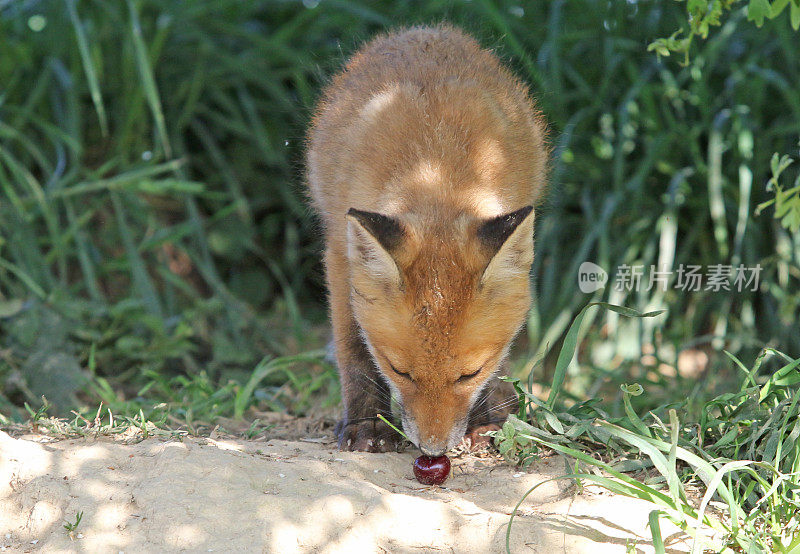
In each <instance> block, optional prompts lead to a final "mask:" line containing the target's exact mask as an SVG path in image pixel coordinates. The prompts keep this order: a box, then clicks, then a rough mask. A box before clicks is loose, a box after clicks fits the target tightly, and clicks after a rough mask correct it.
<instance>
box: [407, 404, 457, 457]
mask: <svg viewBox="0 0 800 554" xmlns="http://www.w3.org/2000/svg"><path fill="white" fill-rule="evenodd" d="M448 419H449V418H448ZM448 419H443V418H441V417H431V418H427V417H424V418H422V419H420V418H418V417H414V416H412V415H410V414H408V413H406V412H405V411H404V412H403V417H402V421H403V430H404V431H405V433H406V435H407V436H408V438H409V440H410V441H411V442H412V443H414V445H415V446H417V447H418V448H419V449H420V450H421V451H422V453H423V454H425V455H426V456H441V455H442V454H444V453H445V452H447V451H448V450H450V449H451V448H453V447H454V446H456V445H457V444H458V443H459V442H461V438H462V437H463V436H464V433H466V431H467V417H466V416H465V417H463V418H458V419H457V420H455V421H453V420H452V419H450V420H449V421H448Z"/></svg>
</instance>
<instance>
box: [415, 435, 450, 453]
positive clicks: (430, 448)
mask: <svg viewBox="0 0 800 554" xmlns="http://www.w3.org/2000/svg"><path fill="white" fill-rule="evenodd" d="M419 449H420V450H422V453H423V454H425V455H426V456H433V457H435V456H441V455H442V454H444V453H445V452H446V451H447V448H445V445H444V443H441V442H439V441H437V440H435V439H433V437H431V438H430V439H428V440H427V441H420V444H419Z"/></svg>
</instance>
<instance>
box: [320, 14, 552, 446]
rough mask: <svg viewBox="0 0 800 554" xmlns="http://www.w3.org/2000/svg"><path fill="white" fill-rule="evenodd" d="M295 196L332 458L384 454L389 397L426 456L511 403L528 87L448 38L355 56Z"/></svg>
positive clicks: (539, 166)
mask: <svg viewBox="0 0 800 554" xmlns="http://www.w3.org/2000/svg"><path fill="white" fill-rule="evenodd" d="M306 156H307V159H306V162H307V182H308V187H309V190H310V195H311V198H312V203H313V205H314V207H315V208H316V210H317V211H318V213H319V215H320V217H321V219H322V223H323V226H324V232H325V256H324V263H325V271H326V281H327V286H328V290H329V302H330V311H331V321H332V325H333V335H334V346H335V351H336V361H337V364H338V367H339V374H340V377H341V385H342V398H343V403H344V416H343V418H342V420H341V421H340V422H339V424H338V425H337V427H336V434H337V437H338V441H339V448H340V449H346V450H365V451H372V452H382V451H388V450H390V449H395V448H397V447H398V446H399V445H400V444H401V440H400V437H399V436H398V435H397V434H396V433H395V432H394V431H392V430H391V429H390V428H389V427H388V426H386V424H384V423H383V422H382V421H381V420H380V419H378V418H377V417H376V416H377V414H384V415H385V416H386V417H388V416H389V415H390V414H391V401H392V398H394V399H395V400H396V403H397V404H398V405H399V416H400V419H401V421H402V426H403V429H404V431H405V433H406V434H407V435H408V438H409V439H410V440H411V442H413V443H414V444H415V445H416V446H418V447H419V448H420V449H421V450H422V452H423V453H424V454H427V455H429V456H438V455H441V454H443V453H444V452H445V451H447V450H448V449H450V448H451V447H453V446H455V445H457V444H458V443H459V442H460V441H461V440H462V438H464V436H465V434H468V435H469V436H471V437H472V438H475V437H477V433H479V432H481V431H485V430H488V429H496V428H498V427H497V424H499V423H502V422H503V421H504V420H505V418H506V416H507V415H508V414H509V413H510V411H511V410H512V408H513V406H514V405H515V398H516V397H515V396H514V392H513V388H512V387H511V386H510V385H509V384H508V383H506V382H504V381H501V380H499V379H498V375H499V374H502V373H503V372H504V367H503V366H504V362H505V359H506V356H507V354H508V350H509V346H510V344H511V342H512V340H513V338H514V337H515V335H516V334H517V332H518V331H519V329H520V327H521V326H522V324H523V322H524V320H525V318H526V315H527V313H528V310H529V308H530V302H531V290H530V279H529V273H530V267H531V264H532V263H533V223H534V212H533V206H535V205H536V204H537V202H538V201H539V200H540V197H541V196H542V193H543V190H544V187H545V176H546V161H547V157H548V150H547V147H546V145H545V124H544V121H543V119H542V117H541V115H540V113H539V112H538V111H537V110H536V109H535V107H534V105H533V102H532V100H531V98H530V96H529V93H528V89H527V87H526V86H525V85H524V84H523V83H522V82H520V81H519V80H518V79H516V78H515V77H514V76H512V74H511V73H510V72H509V71H508V70H507V69H506V68H505V67H503V66H502V65H501V64H500V61H499V60H498V59H497V58H496V57H495V56H494V55H493V54H492V53H491V52H489V51H487V50H484V49H482V48H481V47H480V46H479V45H478V43H477V42H476V41H475V40H474V39H472V38H471V37H469V36H468V35H466V34H465V33H463V32H462V31H460V30H458V29H456V28H453V27H450V26H447V25H440V26H435V27H413V28H408V29H401V30H398V31H395V32H392V33H389V34H386V35H382V36H379V37H377V38H375V39H374V40H372V41H371V42H369V43H367V44H366V45H364V46H363V47H362V48H361V49H360V50H359V51H358V52H357V53H356V54H355V55H354V56H353V57H352V58H351V59H350V60H349V62H348V63H347V65H346V66H345V68H344V70H343V71H342V72H341V73H339V74H338V75H336V76H335V77H334V78H333V80H332V82H331V83H330V84H329V85H328V86H327V88H326V89H325V90H324V92H323V95H322V98H321V100H320V102H319V104H318V107H317V110H316V113H315V115H314V118H313V122H312V125H311V129H310V131H309V135H308V141H307V154H306Z"/></svg>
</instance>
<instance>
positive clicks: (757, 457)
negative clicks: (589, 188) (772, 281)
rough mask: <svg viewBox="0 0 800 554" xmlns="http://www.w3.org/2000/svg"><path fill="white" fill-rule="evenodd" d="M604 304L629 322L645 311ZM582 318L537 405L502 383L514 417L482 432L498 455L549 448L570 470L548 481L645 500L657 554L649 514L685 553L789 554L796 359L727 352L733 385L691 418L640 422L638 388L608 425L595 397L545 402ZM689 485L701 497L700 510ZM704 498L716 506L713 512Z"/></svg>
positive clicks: (795, 526) (517, 457) (798, 545)
mask: <svg viewBox="0 0 800 554" xmlns="http://www.w3.org/2000/svg"><path fill="white" fill-rule="evenodd" d="M603 307H604V308H608V309H610V310H613V311H616V312H619V313H622V314H624V315H626V316H632V317H652V316H653V315H654V314H637V313H634V312H632V311H631V310H628V309H624V308H621V307H619V306H611V305H604V306H603ZM582 314H583V312H582V313H581V315H582ZM582 320H583V318H582V317H578V318H576V320H575V321H574V322H573V323H572V325H571V327H570V331H569V333H568V335H567V336H568V339H567V340H566V341H565V342H564V346H563V348H562V350H561V353H560V355H559V362H560V363H559V364H558V366H557V368H556V374H557V379H556V381H555V383H556V384H555V385H554V388H553V391H552V392H551V395H550V398H549V399H548V401H547V402H543V401H541V400H540V399H539V398H538V397H537V396H536V395H534V394H532V392H531V391H530V390H525V389H524V388H523V386H521V384H520V381H519V380H518V379H515V380H513V382H514V384H515V386H516V388H517V390H518V393H519V394H520V406H519V413H518V414H517V417H515V416H511V417H510V418H509V420H508V421H507V422H506V423H505V424H504V426H503V428H502V430H500V431H497V432H494V433H493V435H494V438H495V444H496V445H497V446H498V448H499V450H500V452H501V454H503V455H504V456H505V457H506V458H508V459H509V460H510V461H513V462H516V463H519V464H522V465H529V464H530V463H532V462H533V461H534V460H535V459H537V458H538V457H539V456H540V454H541V453H542V452H547V451H554V452H557V453H559V454H561V455H563V456H565V457H566V458H567V459H568V460H570V464H569V465H570V466H571V467H573V468H574V471H573V472H571V473H568V474H567V475H564V476H562V477H559V478H558V479H573V480H575V481H576V482H578V484H579V485H580V483H581V482H582V481H586V482H590V483H593V484H596V485H599V486H601V487H603V488H605V489H607V490H609V491H611V492H614V493H616V494H620V495H624V496H630V497H632V498H637V499H642V500H645V501H647V502H649V503H651V504H652V506H653V508H652V512H651V514H650V528H651V531H652V539H653V544H654V546H655V547H656V551H657V552H664V551H665V550H664V545H663V540H662V538H661V529H660V518H666V519H668V520H669V521H671V522H672V523H674V524H675V525H677V526H678V527H679V528H681V529H682V530H684V531H685V532H686V533H687V534H689V535H690V536H691V537H693V541H692V544H693V546H692V552H693V553H694V552H705V551H708V550H711V551H714V552H721V551H726V550H727V551H731V550H730V549H733V550H739V551H744V552H796V551H797V549H800V358H797V359H792V358H790V357H788V356H785V355H784V354H781V353H780V352H778V351H776V350H773V349H764V350H763V351H762V352H761V353H760V354H759V356H758V357H757V358H756V360H755V362H754V363H753V364H752V366H750V367H748V366H746V365H745V364H743V363H742V362H741V361H740V360H739V359H738V358H736V357H735V356H733V355H732V354H730V353H727V352H726V354H727V356H728V357H729V359H730V363H731V365H732V366H733V367H735V368H737V369H739V370H740V371H741V373H742V374H743V375H742V376H741V377H740V382H741V385H740V386H739V387H738V388H736V389H735V390H732V391H730V392H726V393H724V394H722V395H720V396H717V397H716V398H713V399H711V400H709V401H707V402H705V403H704V404H703V405H702V406H701V408H700V411H699V413H692V412H691V411H690V410H687V402H686V401H685V400H684V401H675V402H672V403H670V404H668V405H665V406H661V407H659V408H657V409H654V410H652V411H650V412H648V414H647V415H646V416H645V417H644V418H643V417H640V416H639V415H638V413H637V412H636V411H635V410H634V409H633V408H632V405H631V398H632V397H636V396H640V395H644V394H646V393H647V391H646V389H644V388H643V387H642V386H641V385H639V384H638V383H635V384H632V385H627V386H622V387H621V389H622V394H623V406H624V411H625V415H623V416H621V417H616V418H615V417H612V416H610V415H609V414H608V413H607V412H606V411H605V410H604V405H603V403H602V401H601V400H600V399H593V400H590V401H586V402H582V403H578V404H573V405H565V404H563V403H557V402H556V401H555V400H556V399H557V396H558V390H559V389H560V388H561V384H562V383H563V377H564V373H565V370H566V367H567V363H566V362H563V360H567V361H568V360H570V359H571V358H572V357H573V356H574V355H575V351H576V343H575V341H574V340H569V337H571V336H575V335H576V334H577V332H578V331H579V330H580V327H581V322H582ZM769 358H773V359H775V360H778V361H779V364H780V367H779V368H778V369H777V370H776V371H768V372H765V371H764V362H765V361H766V360H768V359H769ZM679 413H680V414H681V416H680V417H679V415H678V414H679ZM545 482H547V481H545ZM542 484H544V482H543V483H538V484H537V485H536V486H534V487H533V488H532V489H530V490H529V491H528V492H527V493H526V494H525V495H524V496H523V497H522V498H521V499H520V501H519V503H518V504H517V506H516V507H515V509H514V511H513V513H512V516H511V519H510V521H509V526H508V529H507V533H506V545H507V549H508V548H509V546H508V545H509V542H508V541H509V538H510V535H511V525H513V520H514V517H515V515H516V513H517V510H518V509H519V507H520V505H522V503H523V502H524V501H525V498H527V496H528V495H529V494H530V493H531V492H533V491H534V490H535V489H536V488H537V487H539V486H541V485H542ZM690 489H691V490H699V491H700V492H701V494H702V499H701V500H700V501H699V503H698V502H697V500H696V499H693V498H692V496H691V495H690V494H689V493H688V491H689V490H690ZM712 499H718V501H716V506H715V508H714V509H713V510H711V509H709V508H710V505H711V501H712ZM509 551H510V550H509Z"/></svg>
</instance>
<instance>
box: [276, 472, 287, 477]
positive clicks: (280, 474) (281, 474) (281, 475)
mask: <svg viewBox="0 0 800 554" xmlns="http://www.w3.org/2000/svg"><path fill="white" fill-rule="evenodd" d="M278 477H286V476H285V475H284V474H283V473H279V474H278Z"/></svg>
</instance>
